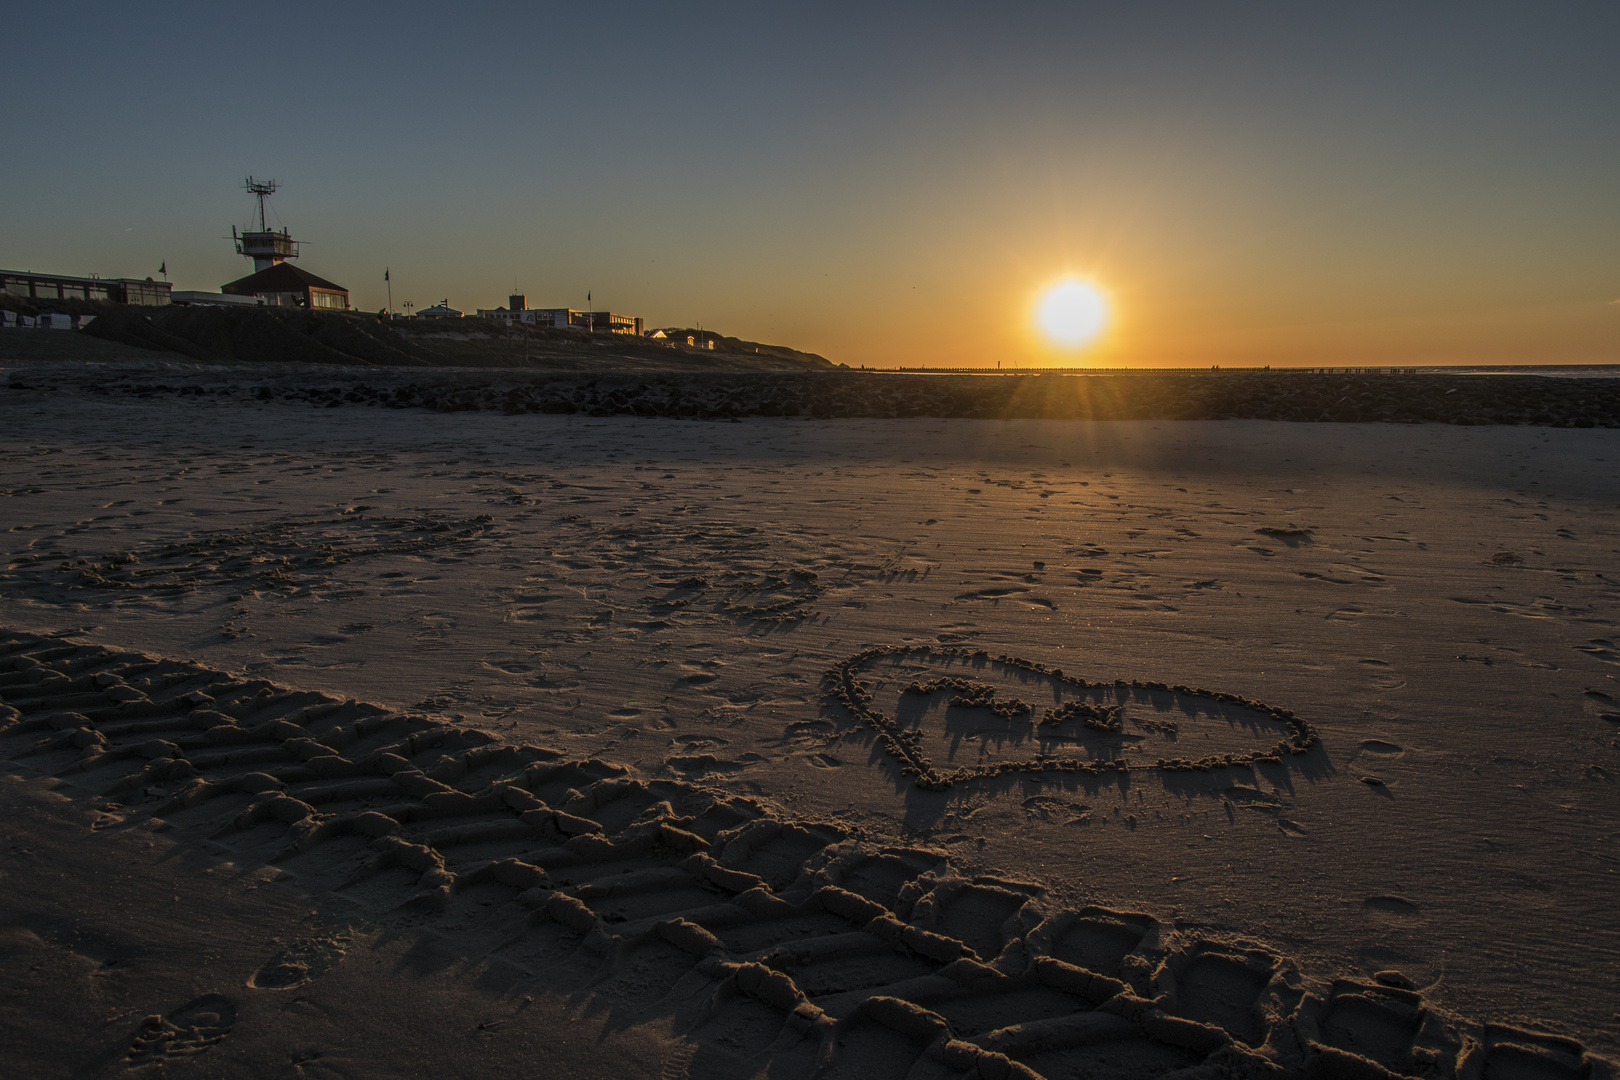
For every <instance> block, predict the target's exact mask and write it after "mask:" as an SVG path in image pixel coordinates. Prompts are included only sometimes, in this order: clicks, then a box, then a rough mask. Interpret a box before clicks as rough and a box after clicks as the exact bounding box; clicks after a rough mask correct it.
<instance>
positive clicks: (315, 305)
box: [219, 262, 349, 311]
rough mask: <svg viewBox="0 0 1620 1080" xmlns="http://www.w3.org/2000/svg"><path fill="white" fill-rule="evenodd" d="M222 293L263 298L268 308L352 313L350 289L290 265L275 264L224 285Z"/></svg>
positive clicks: (287, 263)
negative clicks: (350, 310)
mask: <svg viewBox="0 0 1620 1080" xmlns="http://www.w3.org/2000/svg"><path fill="white" fill-rule="evenodd" d="M219 291H220V292H222V293H229V294H231V295H233V296H262V297H264V302H265V304H266V306H268V307H297V308H308V309H309V310H311V311H347V310H349V290H348V289H345V288H344V287H343V286H341V285H338V284H335V283H333V282H330V281H327V280H326V279H325V278H323V277H317V276H316V275H314V274H312V273H310V272H309V271H308V270H305V269H303V268H302V267H299V266H294V265H293V264H292V263H289V262H278V263H274V264H273V265H271V267H270V268H269V269H268V270H260V271H259V272H258V273H256V274H249V275H248V276H247V277H245V278H237V279H236V280H235V281H232V282H228V283H226V284H224V285H221V286H220V287H219Z"/></svg>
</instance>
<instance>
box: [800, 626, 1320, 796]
mask: <svg viewBox="0 0 1620 1080" xmlns="http://www.w3.org/2000/svg"><path fill="white" fill-rule="evenodd" d="M886 656H910V657H921V658H927V659H935V660H978V661H989V662H992V663H996V664H1000V665H1001V666H1002V667H1004V668H1010V669H1013V670H1016V671H1026V672H1029V673H1031V674H1035V675H1040V676H1043V677H1045V678H1048V679H1051V680H1054V681H1056V682H1058V683H1061V684H1063V685H1065V686H1068V687H1071V688H1073V689H1075V690H1077V691H1081V692H1085V691H1092V690H1098V689H1102V688H1105V687H1107V688H1130V689H1133V690H1157V691H1163V692H1168V693H1173V694H1178V695H1180V696H1182V697H1187V698H1201V699H1204V700H1207V701H1212V702H1219V703H1222V704H1228V705H1237V706H1240V707H1242V708H1245V709H1249V710H1251V711H1253V712H1256V713H1259V714H1261V715H1264V716H1268V717H1270V718H1272V719H1274V720H1276V721H1277V722H1278V723H1280V724H1282V725H1283V726H1285V727H1286V728H1287V729H1288V731H1289V736H1288V738H1286V739H1284V740H1282V741H1281V742H1278V743H1277V744H1275V745H1274V746H1270V747H1263V748H1259V749H1255V750H1252V751H1248V752H1245V753H1226V754H1214V755H1209V756H1207V757H1202V758H1171V757H1161V758H1157V759H1155V760H1153V761H1151V762H1149V761H1132V760H1130V759H1128V758H1113V759H1095V758H1076V757H1053V756H1049V755H1044V754H1037V755H1034V756H1033V757H1026V758H1022V759H1012V760H1004V761H997V762H993V763H988V764H980V765H970V766H963V767H958V768H954V769H940V768H937V767H936V766H935V765H934V763H933V761H932V760H931V759H930V758H929V757H928V755H927V754H926V753H924V752H923V750H922V747H921V745H920V743H921V733H920V732H918V731H917V730H916V729H912V728H907V727H905V726H903V725H902V724H901V723H899V721H897V720H896V719H895V718H893V717H890V716H886V715H884V714H883V713H882V712H879V711H878V710H877V709H875V708H873V706H872V700H873V696H874V695H873V692H872V688H871V686H870V684H868V683H867V682H866V681H865V680H863V679H862V678H861V674H862V672H863V671H864V670H865V669H866V668H867V667H868V666H869V665H870V664H871V663H872V662H873V661H876V660H878V659H880V658H882V657H886ZM950 681H951V680H935V682H937V683H939V684H940V685H942V686H943V685H944V684H946V683H949V682H950ZM826 686H827V696H828V697H829V698H831V699H832V700H833V701H835V702H837V703H838V704H839V705H841V706H842V707H843V708H844V709H845V710H847V711H848V712H849V713H850V714H851V715H852V716H854V717H855V718H856V719H857V720H859V721H860V722H861V723H863V724H864V725H866V726H867V727H869V728H871V729H872V731H873V732H875V733H876V735H877V739H878V742H879V743H880V744H881V745H882V746H883V748H884V749H885V750H886V751H887V752H888V753H889V755H890V756H891V757H893V758H894V759H895V760H897V761H898V762H899V763H900V772H901V773H902V775H905V776H909V777H911V778H912V780H913V782H914V783H916V785H917V786H918V787H919V788H922V789H923V790H925V791H944V790H946V789H948V788H950V787H952V786H953V785H955V784H959V783H962V782H964V781H968V780H976V779H981V778H989V777H995V776H1006V775H1009V774H1012V773H1084V774H1092V775H1100V774H1104V773H1127V772H1143V771H1147V770H1149V769H1160V770H1165V771H1170V772H1191V771H1208V770H1210V769H1219V768H1234V767H1241V766H1245V765H1253V764H1257V763H1259V762H1271V763H1276V762H1280V761H1281V760H1282V757H1283V755H1284V754H1304V753H1306V752H1308V751H1309V750H1310V749H1311V748H1312V747H1313V746H1315V745H1316V743H1317V742H1318V741H1319V739H1318V736H1317V734H1316V731H1315V729H1313V728H1312V727H1311V725H1310V724H1309V723H1308V722H1307V721H1305V720H1304V719H1302V718H1301V717H1299V716H1296V715H1295V714H1294V713H1293V712H1291V711H1289V710H1288V709H1284V708H1280V707H1278V706H1276V705H1269V704H1267V703H1265V702H1263V701H1255V700H1252V699H1250V698H1245V697H1242V696H1241V695H1238V694H1228V693H1225V692H1223V691H1219V690H1204V689H1200V688H1198V687H1193V686H1181V685H1175V684H1168V683H1162V682H1153V681H1150V680H1141V679H1131V680H1129V681H1127V680H1124V679H1116V680H1113V681H1111V682H1093V681H1092V680H1089V679H1084V678H1081V677H1079V676H1076V675H1067V674H1065V673H1064V672H1063V669H1061V668H1053V667H1048V666H1047V665H1045V664H1042V663H1039V662H1037V661H1034V660H1026V659H1024V658H1023V657H1018V656H1005V655H992V654H991V653H989V652H988V651H986V650H983V649H979V650H970V649H961V648H952V647H949V646H933V645H879V646H875V647H873V648H870V649H866V650H863V651H862V652H858V653H856V654H855V655H853V656H850V657H847V658H845V659H844V660H841V661H839V662H838V663H837V664H834V665H833V666H832V668H831V669H829V670H828V672H827V676H826ZM916 689H923V688H922V687H918V688H916ZM913 692H915V689H914V690H913ZM1089 724H1090V721H1089V720H1088V725H1089ZM1093 726H1094V725H1093Z"/></svg>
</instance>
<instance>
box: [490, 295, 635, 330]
mask: <svg viewBox="0 0 1620 1080" xmlns="http://www.w3.org/2000/svg"><path fill="white" fill-rule="evenodd" d="M506 303H507V306H506V307H499V308H479V309H478V317H479V318H480V319H505V320H508V321H510V322H520V323H527V324H528V325H530V326H549V327H553V328H556V327H562V328H565V329H574V330H590V331H605V332H607V333H610V334H635V335H636V336H638V337H639V336H641V320H640V319H638V318H634V317H633V316H630V315H620V314H619V313H618V312H616V311H580V310H579V309H578V308H532V307H529V298H528V297H526V296H524V295H523V294H521V293H516V294H514V295H512V296H509V297H507V298H506Z"/></svg>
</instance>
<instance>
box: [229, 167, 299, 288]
mask: <svg viewBox="0 0 1620 1080" xmlns="http://www.w3.org/2000/svg"><path fill="white" fill-rule="evenodd" d="M242 186H243V187H244V188H246V189H247V190H248V193H249V194H251V195H253V196H255V197H257V198H258V200H259V227H258V228H257V229H254V228H252V226H251V225H250V226H249V227H248V228H247V229H246V230H244V231H242V232H237V231H236V226H235V225H232V226H231V239H232V240H234V241H235V242H236V253H237V254H238V255H245V256H247V257H248V258H250V259H252V260H253V271H254V273H258V272H259V271H260V270H268V269H270V268H271V267H272V266H275V265H276V264H277V263H280V262H283V261H285V260H287V259H296V258H298V241H296V240H294V239H293V238H292V234H291V233H289V232H288V231H287V230H286V229H282V230H281V231H280V232H277V231H276V230H274V229H272V228H270V226H269V225H268V224H267V223H266V222H265V219H264V200H265V199H266V198H268V197H269V196H271V195H273V194H275V190H276V182H275V181H274V180H255V179H253V177H251V176H250V177H248V178H247V180H246V181H245V182H244V183H243V185H242Z"/></svg>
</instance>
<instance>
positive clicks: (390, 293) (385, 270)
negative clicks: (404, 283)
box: [383, 266, 394, 315]
mask: <svg viewBox="0 0 1620 1080" xmlns="http://www.w3.org/2000/svg"><path fill="white" fill-rule="evenodd" d="M383 284H385V285H387V286H388V314H390V315H392V314H393V313H394V283H393V282H392V281H390V280H389V278H388V267H386V266H385V267H383Z"/></svg>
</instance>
